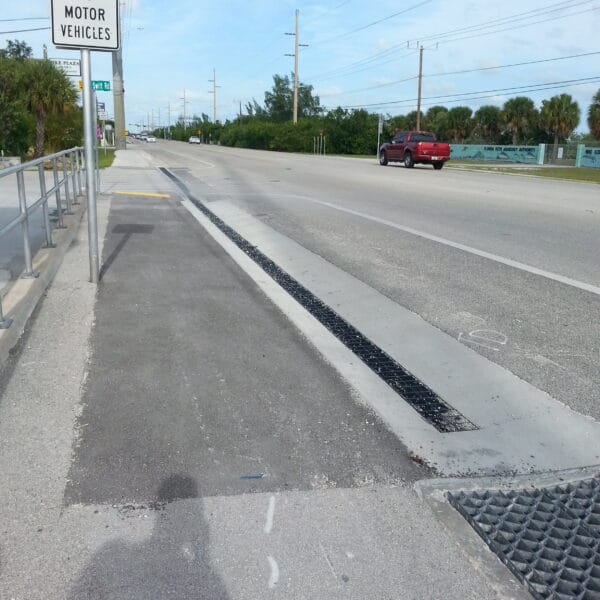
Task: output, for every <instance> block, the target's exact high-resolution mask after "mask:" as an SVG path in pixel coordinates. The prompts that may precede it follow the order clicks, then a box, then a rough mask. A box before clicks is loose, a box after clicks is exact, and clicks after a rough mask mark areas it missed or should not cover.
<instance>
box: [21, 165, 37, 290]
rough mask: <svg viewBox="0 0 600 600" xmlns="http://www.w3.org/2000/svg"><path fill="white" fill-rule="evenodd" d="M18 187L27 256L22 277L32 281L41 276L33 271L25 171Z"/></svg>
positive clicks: (24, 246) (24, 248)
mask: <svg viewBox="0 0 600 600" xmlns="http://www.w3.org/2000/svg"><path fill="white" fill-rule="evenodd" d="M17 187H18V190H19V210H20V212H21V219H22V221H21V229H22V232H23V251H24V254H25V271H24V272H23V274H22V275H21V277H22V278H23V279H32V278H35V277H37V276H38V275H39V273H36V272H35V271H34V270H33V260H32V257H31V242H30V241H29V215H28V214H27V197H26V195H25V179H24V177H23V171H22V170H21V171H18V172H17Z"/></svg>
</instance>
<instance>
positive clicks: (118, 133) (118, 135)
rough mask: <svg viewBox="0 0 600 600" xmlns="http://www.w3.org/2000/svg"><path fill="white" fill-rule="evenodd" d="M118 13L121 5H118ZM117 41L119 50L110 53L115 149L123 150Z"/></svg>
mask: <svg viewBox="0 0 600 600" xmlns="http://www.w3.org/2000/svg"><path fill="white" fill-rule="evenodd" d="M118 10H119V12H120V11H121V5H120V3H119V8H118ZM121 42H122V40H119V49H118V50H115V51H114V52H111V54H112V71H113V104H114V107H115V148H116V149H117V150H124V149H125V148H126V146H127V144H126V141H125V90H124V89H123V46H122V43H121Z"/></svg>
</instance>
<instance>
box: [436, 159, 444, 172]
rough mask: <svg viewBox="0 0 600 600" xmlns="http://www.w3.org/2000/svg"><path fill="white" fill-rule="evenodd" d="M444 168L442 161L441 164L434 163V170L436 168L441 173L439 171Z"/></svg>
mask: <svg viewBox="0 0 600 600" xmlns="http://www.w3.org/2000/svg"><path fill="white" fill-rule="evenodd" d="M443 166H444V163H443V162H441V161H440V162H434V163H433V168H434V169H435V170H436V171H439V170H441V168H442V167H443Z"/></svg>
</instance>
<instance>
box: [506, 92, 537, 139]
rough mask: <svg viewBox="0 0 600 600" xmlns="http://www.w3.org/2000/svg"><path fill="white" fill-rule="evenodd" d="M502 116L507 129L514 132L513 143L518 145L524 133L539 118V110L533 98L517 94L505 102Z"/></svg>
mask: <svg viewBox="0 0 600 600" xmlns="http://www.w3.org/2000/svg"><path fill="white" fill-rule="evenodd" d="M502 116H503V120H504V123H505V126H506V129H507V130H508V131H510V132H512V143H513V146H516V145H517V144H518V143H519V137H520V134H521V135H522V134H523V132H524V131H526V130H527V129H528V128H529V127H530V126H531V125H532V124H533V123H535V121H536V120H537V111H536V109H535V104H534V103H533V100H532V99H531V98H527V96H516V97H515V98H511V99H510V100H507V101H506V102H505V103H504V106H503V107H502Z"/></svg>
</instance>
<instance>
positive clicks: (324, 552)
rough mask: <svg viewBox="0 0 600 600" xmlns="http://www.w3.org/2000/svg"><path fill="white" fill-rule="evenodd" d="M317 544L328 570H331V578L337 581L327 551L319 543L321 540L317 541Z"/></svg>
mask: <svg viewBox="0 0 600 600" xmlns="http://www.w3.org/2000/svg"><path fill="white" fill-rule="evenodd" d="M319 546H320V548H321V552H322V553H323V556H324V557H325V561H326V562H327V566H328V567H329V570H330V571H331V574H332V575H333V578H334V579H335V580H336V581H337V575H336V573H335V570H334V568H333V564H332V563H331V560H329V556H328V555H327V552H326V551H325V548H324V547H323V544H321V542H319Z"/></svg>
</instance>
